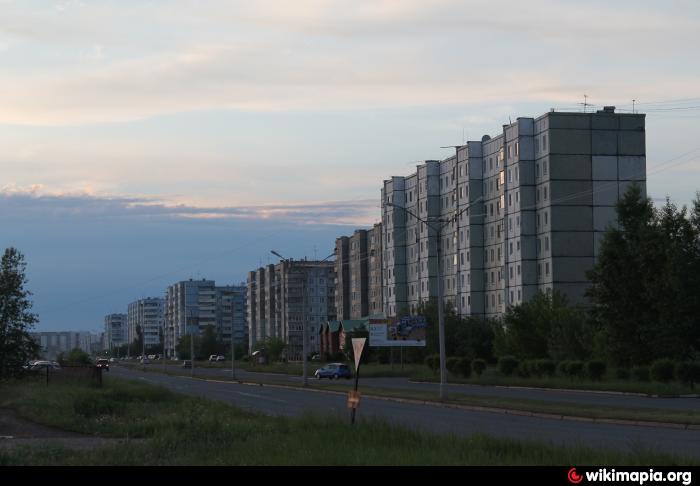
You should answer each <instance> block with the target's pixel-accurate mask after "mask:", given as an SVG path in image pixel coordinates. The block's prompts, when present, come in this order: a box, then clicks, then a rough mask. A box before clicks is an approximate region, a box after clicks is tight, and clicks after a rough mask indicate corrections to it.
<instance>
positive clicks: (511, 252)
mask: <svg viewBox="0 0 700 486" xmlns="http://www.w3.org/2000/svg"><path fill="white" fill-rule="evenodd" d="M509 254H510V255H512V254H513V242H512V241H511V242H510V243H509ZM511 273H512V272H511Z"/></svg>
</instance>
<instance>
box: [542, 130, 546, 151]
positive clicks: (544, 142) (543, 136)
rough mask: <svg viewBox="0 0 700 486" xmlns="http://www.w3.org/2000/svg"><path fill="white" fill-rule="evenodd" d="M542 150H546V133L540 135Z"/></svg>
mask: <svg viewBox="0 0 700 486" xmlns="http://www.w3.org/2000/svg"><path fill="white" fill-rule="evenodd" d="M542 150H547V134H546V133H545V134H544V135H542Z"/></svg>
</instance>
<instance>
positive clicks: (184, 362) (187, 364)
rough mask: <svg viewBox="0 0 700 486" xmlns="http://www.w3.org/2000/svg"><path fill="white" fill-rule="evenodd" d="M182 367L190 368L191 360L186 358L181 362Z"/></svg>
mask: <svg viewBox="0 0 700 486" xmlns="http://www.w3.org/2000/svg"><path fill="white" fill-rule="evenodd" d="M182 367H183V368H192V360H189V359H186V360H184V361H183V362H182Z"/></svg>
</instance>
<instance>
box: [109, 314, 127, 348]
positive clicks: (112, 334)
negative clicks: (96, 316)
mask: <svg viewBox="0 0 700 486" xmlns="http://www.w3.org/2000/svg"><path fill="white" fill-rule="evenodd" d="M104 324H105V333H104V336H105V339H104V340H105V349H113V348H118V347H119V346H122V345H124V344H126V342H127V337H128V335H129V328H128V321H127V316H126V314H108V315H106V316H105V318H104Z"/></svg>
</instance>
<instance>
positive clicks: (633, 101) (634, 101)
mask: <svg viewBox="0 0 700 486" xmlns="http://www.w3.org/2000/svg"><path fill="white" fill-rule="evenodd" d="M636 102H637V100H632V113H634V104H635V103H636Z"/></svg>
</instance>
